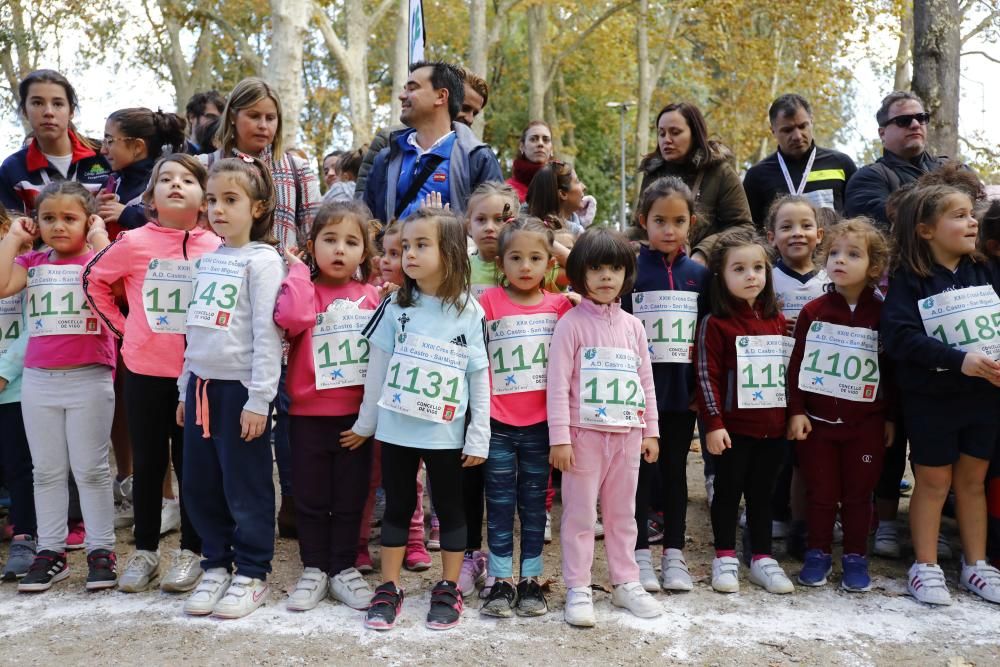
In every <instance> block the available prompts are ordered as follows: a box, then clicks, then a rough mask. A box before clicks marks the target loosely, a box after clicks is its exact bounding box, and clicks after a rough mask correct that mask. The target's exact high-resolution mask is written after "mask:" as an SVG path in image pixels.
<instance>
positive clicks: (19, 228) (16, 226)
mask: <svg viewBox="0 0 1000 667" xmlns="http://www.w3.org/2000/svg"><path fill="white" fill-rule="evenodd" d="M7 236H12V237H14V238H15V239H17V245H18V246H20V245H22V244H24V243H31V242H33V241H34V240H35V239H37V238H38V223H36V222H35V221H34V220H32V219H31V218H17V219H16V220H14V222H12V223H11V225H10V231H9V232H7Z"/></svg>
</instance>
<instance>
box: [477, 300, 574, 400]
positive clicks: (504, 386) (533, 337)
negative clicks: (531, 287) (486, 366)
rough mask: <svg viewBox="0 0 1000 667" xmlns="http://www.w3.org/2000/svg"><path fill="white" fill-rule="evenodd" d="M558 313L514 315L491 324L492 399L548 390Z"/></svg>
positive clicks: (489, 347)
mask: <svg viewBox="0 0 1000 667" xmlns="http://www.w3.org/2000/svg"><path fill="white" fill-rule="evenodd" d="M557 320H558V318H557V317H556V314H555V313H544V314H540V315H513V316H510V317H502V318H500V319H499V320H490V322H489V332H490V338H489V345H488V350H487V351H488V352H489V355H490V371H491V373H492V377H493V395H494V396H502V395H503V394H516V393H519V392H522V391H537V390H539V389H545V386H546V380H547V377H548V375H547V369H548V365H549V343H550V342H551V340H552V332H553V331H555V328H556V321H557Z"/></svg>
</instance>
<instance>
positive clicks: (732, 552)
mask: <svg viewBox="0 0 1000 667" xmlns="http://www.w3.org/2000/svg"><path fill="white" fill-rule="evenodd" d="M715 557H716V558H736V549H716V550H715Z"/></svg>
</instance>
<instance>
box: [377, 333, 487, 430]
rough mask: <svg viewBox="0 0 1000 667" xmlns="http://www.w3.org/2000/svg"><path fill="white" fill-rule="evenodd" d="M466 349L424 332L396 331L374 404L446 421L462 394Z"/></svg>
mask: <svg viewBox="0 0 1000 667" xmlns="http://www.w3.org/2000/svg"><path fill="white" fill-rule="evenodd" d="M468 364H469V351H468V349H466V348H465V347H463V346H461V345H455V344H454V343H447V342H445V341H440V340H436V339H434V338H429V337H427V336H419V335H417V334H412V333H400V334H398V335H397V336H396V348H395V349H394V350H393V352H392V359H390V360H389V372H388V373H386V376H385V384H384V385H383V386H382V396H381V397H380V398H379V401H378V404H379V406H380V407H383V408H385V409H386V410H392V411H393V412H398V413H400V414H404V415H408V416H410V417H415V418H417V419H424V420H426V421H431V422H438V423H441V424H448V423H451V422H453V421H454V420H455V417H456V416H457V415H458V409H459V407H460V406H461V404H462V399H463V397H464V396H465V369H466V366H468Z"/></svg>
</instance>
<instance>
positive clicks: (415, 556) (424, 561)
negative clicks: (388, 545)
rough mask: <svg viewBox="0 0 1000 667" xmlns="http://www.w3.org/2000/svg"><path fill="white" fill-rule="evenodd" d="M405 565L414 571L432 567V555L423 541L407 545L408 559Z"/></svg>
mask: <svg viewBox="0 0 1000 667" xmlns="http://www.w3.org/2000/svg"><path fill="white" fill-rule="evenodd" d="M403 566H404V567H405V568H406V569H407V570H412V571H413V572H423V571H424V570H429V569H430V568H431V555H430V554H429V553H427V549H425V548H424V543H423V542H413V543H411V544H407V545H406V560H405V561H404V562H403Z"/></svg>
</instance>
